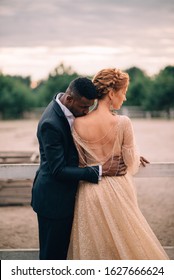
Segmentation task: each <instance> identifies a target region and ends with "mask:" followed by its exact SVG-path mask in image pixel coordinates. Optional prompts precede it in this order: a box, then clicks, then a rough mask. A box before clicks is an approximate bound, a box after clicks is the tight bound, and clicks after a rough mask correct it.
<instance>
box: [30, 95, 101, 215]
mask: <svg viewBox="0 0 174 280" xmlns="http://www.w3.org/2000/svg"><path fill="white" fill-rule="evenodd" d="M37 137H38V141H39V148H40V167H39V169H38V171H37V172H36V176H35V179H34V182H33V188H32V201H31V205H32V207H33V209H34V211H35V212H36V213H38V214H39V215H41V216H43V217H48V218H53V219H59V218H65V217H68V216H72V215H73V212H74V203H75V195H76V190H77V186H78V183H79V181H80V180H84V181H89V182H92V183H98V173H99V167H98V166H94V167H92V168H91V167H84V168H80V167H78V164H79V159H78V153H77V150H76V148H75V145H74V142H73V138H72V135H71V129H70V126H69V123H68V121H67V119H66V117H65V115H64V113H63V112H62V110H61V108H60V106H59V105H58V103H57V102H56V100H55V98H54V99H53V100H52V101H51V102H50V104H49V105H48V106H47V108H46V110H45V111H44V113H43V115H42V117H41V120H40V121H39V124H38V130H37Z"/></svg>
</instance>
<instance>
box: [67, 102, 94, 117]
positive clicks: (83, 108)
mask: <svg viewBox="0 0 174 280" xmlns="http://www.w3.org/2000/svg"><path fill="white" fill-rule="evenodd" d="M93 104H94V99H91V100H89V99H87V98H85V97H81V98H78V99H73V100H72V103H71V105H70V107H69V110H70V111H71V112H72V113H73V115H74V116H75V117H82V116H84V115H86V114H88V112H89V107H91V106H92V105H93Z"/></svg>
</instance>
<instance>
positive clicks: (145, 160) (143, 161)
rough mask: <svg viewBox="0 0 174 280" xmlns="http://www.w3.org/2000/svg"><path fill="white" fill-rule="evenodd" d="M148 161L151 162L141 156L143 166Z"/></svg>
mask: <svg viewBox="0 0 174 280" xmlns="http://www.w3.org/2000/svg"><path fill="white" fill-rule="evenodd" d="M147 163H150V162H149V161H148V160H147V159H145V158H144V157H142V156H140V164H142V166H144V167H145V166H146V164H147Z"/></svg>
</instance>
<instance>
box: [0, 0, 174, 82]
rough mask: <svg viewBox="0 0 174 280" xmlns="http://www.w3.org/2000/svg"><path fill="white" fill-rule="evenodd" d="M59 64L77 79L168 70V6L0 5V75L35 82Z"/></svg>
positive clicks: (173, 13)
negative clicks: (110, 70) (116, 71)
mask: <svg viewBox="0 0 174 280" xmlns="http://www.w3.org/2000/svg"><path fill="white" fill-rule="evenodd" d="M61 62H63V63H64V64H65V65H66V66H72V68H73V69H74V70H76V71H77V72H78V73H79V74H82V75H93V74H94V73H95V72H97V71H98V70H100V69H102V68H105V67H117V68H120V69H122V70H124V69H126V68H129V67H132V66H137V67H140V68H141V69H142V70H144V71H145V72H146V73H147V74H149V75H152V74H156V73H158V71H159V70H161V69H162V68H164V67H165V66H166V65H174V1H173V0H165V1H164V0H144V1H141V0H88V1H87V0H86V1H85V0H72V1H70V0H33V1H32V0H0V70H1V71H2V72H3V73H4V74H11V75H23V76H28V75H30V76H31V77H32V79H33V80H39V79H44V78H46V77H47V75H48V73H49V72H51V71H52V70H53V69H54V68H55V67H56V66H57V65H59V64H60V63H61Z"/></svg>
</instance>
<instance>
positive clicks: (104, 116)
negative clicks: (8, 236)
mask: <svg viewBox="0 0 174 280" xmlns="http://www.w3.org/2000/svg"><path fill="white" fill-rule="evenodd" d="M93 83H94V84H95V86H96V88H97V90H98V93H99V99H98V105H97V108H96V109H94V110H93V111H92V112H90V113H89V114H88V115H86V116H84V117H80V118H77V119H76V120H75V122H74V129H73V137H74V141H75V143H76V146H77V149H78V153H79V157H80V165H81V166H86V165H96V164H101V165H102V164H104V163H105V162H106V161H107V160H108V159H109V158H112V157H113V156H114V155H117V156H118V155H120V156H122V157H123V159H124V162H125V163H126V165H127V167H128V171H127V174H126V175H124V176H120V177H117V176H115V177H108V176H104V177H102V180H101V181H100V182H99V184H98V185H96V184H95V185H94V184H91V183H87V182H83V181H82V182H80V185H79V189H78V193H77V197H76V206H75V214H74V221H73V228H72V234H71V241H70V246H69V253H68V259H75V260H87V259H88V260H102V259H103V260H143V259H145V260H158V259H161V260H164V259H168V256H167V255H166V253H165V251H164V250H163V248H162V246H161V244H160V243H159V241H158V240H157V238H156V236H155V235H154V233H153V231H152V230H151V228H150V227H149V225H148V223H147V221H146V219H145V218H144V216H143V215H142V213H141V211H140V209H139V207H138V203H137V195H136V189H135V186H134V184H133V181H132V175H133V174H135V173H136V172H137V171H138V168H139V165H140V156H139V154H138V151H137V148H136V144H135V139H134V133H133V128H132V124H131V121H130V119H129V118H128V117H126V116H119V115H115V114H114V113H113V110H117V109H119V108H120V107H121V105H122V103H123V101H125V100H126V90H127V87H128V84H129V76H128V74H127V73H124V72H122V71H120V70H118V69H104V70H101V71H100V72H99V73H98V74H97V75H96V76H95V77H94V79H93ZM111 164H112V159H111Z"/></svg>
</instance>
